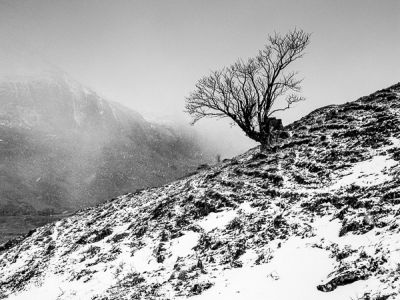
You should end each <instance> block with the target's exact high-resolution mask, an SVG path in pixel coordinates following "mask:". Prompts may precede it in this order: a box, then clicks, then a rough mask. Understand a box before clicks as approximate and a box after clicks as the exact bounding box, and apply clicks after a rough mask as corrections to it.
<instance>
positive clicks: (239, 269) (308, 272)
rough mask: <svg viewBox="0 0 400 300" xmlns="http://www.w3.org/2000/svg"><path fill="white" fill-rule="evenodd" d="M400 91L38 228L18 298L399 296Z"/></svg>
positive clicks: (323, 115) (15, 251)
mask: <svg viewBox="0 0 400 300" xmlns="http://www.w3.org/2000/svg"><path fill="white" fill-rule="evenodd" d="M399 118H400V84H397V85H394V86H392V87H390V88H388V89H385V90H381V91H378V92H376V93H374V94H372V95H370V96H367V97H363V98H361V99H359V100H357V101H355V102H351V103H347V104H344V105H340V106H329V107H325V108H321V109H319V110H317V111H314V112H313V113H311V114H309V115H308V116H306V117H304V118H302V119H301V120H299V121H298V122H295V123H293V124H291V125H289V126H288V127H287V128H286V130H287V131H288V132H290V138H287V139H286V140H282V141H280V143H279V144H278V145H276V146H275V147H274V148H273V149H272V150H271V151H270V152H269V153H266V154H262V153H259V152H258V150H257V149H253V150H250V151H249V152H247V153H245V154H243V155H241V156H239V157H237V158H235V159H232V160H227V161H224V162H223V163H221V164H220V165H218V166H215V167H212V168H209V169H205V170H203V171H200V172H199V173H197V174H195V175H193V176H191V177H187V178H184V179H182V180H179V181H176V182H173V183H171V184H169V185H166V186H163V187H159V188H153V189H148V190H144V191H141V192H137V193H135V194H126V195H123V196H120V197H118V198H116V199H113V200H110V201H109V202H107V203H105V204H103V205H99V206H97V207H94V208H89V209H85V210H82V211H80V212H78V213H77V214H75V215H73V216H72V217H69V218H66V219H63V220H61V221H58V222H56V223H54V224H49V225H46V226H44V227H42V228H39V229H37V230H36V231H32V232H31V233H30V234H28V235H27V236H26V237H25V239H23V240H22V241H20V242H16V243H12V242H10V243H8V244H7V245H4V246H3V248H1V249H2V250H1V251H2V252H0V298H4V299H5V298H7V299H12V300H14V299H49V300H50V299H85V300H87V299H93V300H94V299H97V300H100V299H102V300H103V299H187V298H189V297H191V298H190V299H193V300H206V299H207V300H209V299H252V300H258V299H260V300H261V299H262V300H264V299H280V300H282V299H285V300H286V299H287V300H293V299H307V300H313V299H318V300H324V299H400V226H399V225H400V218H399V214H400V189H399V182H400V178H399V176H398V174H399V171H400V164H399V161H400V120H399Z"/></svg>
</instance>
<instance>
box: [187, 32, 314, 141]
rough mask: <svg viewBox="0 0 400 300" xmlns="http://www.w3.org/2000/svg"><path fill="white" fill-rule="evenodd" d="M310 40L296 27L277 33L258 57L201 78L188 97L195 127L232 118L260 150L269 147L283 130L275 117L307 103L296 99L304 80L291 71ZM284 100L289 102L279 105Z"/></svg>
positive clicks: (188, 104) (239, 61)
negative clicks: (206, 121) (210, 120)
mask: <svg viewBox="0 0 400 300" xmlns="http://www.w3.org/2000/svg"><path fill="white" fill-rule="evenodd" d="M309 42H310V34H308V33H305V32H304V31H303V30H298V29H294V30H292V31H290V32H288V33H287V34H285V35H283V36H282V35H280V34H278V33H275V34H274V35H270V36H269V37H268V43H267V44H266V45H265V47H264V49H262V50H260V51H259V52H258V54H257V55H256V56H255V57H253V58H250V59H248V60H247V61H244V60H241V59H239V60H238V61H237V62H236V63H234V64H233V65H231V66H229V67H225V68H223V69H222V70H219V71H214V72H212V73H211V74H210V75H208V76H205V77H203V78H201V79H200V80H199V81H198V82H197V84H196V88H195V90H194V92H192V93H191V94H190V95H189V97H187V98H186V111H187V112H188V113H189V114H190V115H192V117H193V124H194V123H196V122H197V121H199V120H200V119H202V118H204V117H216V118H225V117H229V118H231V119H232V120H233V122H234V124H237V125H238V126H239V127H240V128H241V129H242V130H243V131H244V132H245V133H246V135H247V136H248V137H250V138H251V139H253V140H255V141H257V142H259V143H260V144H261V148H262V149H266V148H268V146H270V144H271V141H272V138H273V136H274V135H275V134H276V132H277V130H278V129H279V127H282V122H281V120H278V119H276V118H274V117H272V115H273V114H274V113H276V112H279V111H284V110H287V109H289V108H290V107H291V106H292V104H293V103H296V102H299V101H301V100H304V98H303V97H301V96H299V95H298V93H299V92H300V89H301V87H300V84H301V81H302V80H301V79H298V78H297V74H298V73H297V72H294V71H290V72H289V71H287V67H288V66H289V64H291V63H292V62H294V61H296V60H298V59H299V58H301V57H302V56H303V54H304V50H305V48H306V47H307V45H308V44H309ZM282 98H283V99H285V101H286V102H285V103H284V105H282V106H280V107H276V105H275V104H276V103H277V102H279V101H277V100H279V99H282Z"/></svg>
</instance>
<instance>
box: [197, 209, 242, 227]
mask: <svg viewBox="0 0 400 300" xmlns="http://www.w3.org/2000/svg"><path fill="white" fill-rule="evenodd" d="M236 216H237V211H236V210H224V211H221V212H218V213H210V214H209V215H208V216H207V217H205V218H204V219H202V220H201V221H199V222H198V225H199V226H200V227H202V228H203V229H204V231H206V232H209V231H211V230H213V229H224V228H225V227H226V225H228V224H229V222H230V221H232V220H233V219H234V218H235V217H236Z"/></svg>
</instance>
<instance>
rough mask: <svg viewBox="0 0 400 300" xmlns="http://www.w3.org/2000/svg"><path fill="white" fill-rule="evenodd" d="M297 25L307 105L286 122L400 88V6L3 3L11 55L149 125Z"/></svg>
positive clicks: (3, 34) (235, 133) (313, 0)
mask: <svg viewBox="0 0 400 300" xmlns="http://www.w3.org/2000/svg"><path fill="white" fill-rule="evenodd" d="M295 26H296V27H298V28H302V29H304V30H305V31H307V32H310V33H312V38H311V44H310V46H309V48H308V49H307V54H306V56H305V57H304V59H303V60H302V61H301V62H300V63H298V64H297V65H296V68H297V69H298V70H299V71H300V74H301V76H302V77H304V78H305V79H304V82H303V87H304V88H303V95H304V96H305V97H306V98H307V101H306V102H303V103H300V104H298V105H297V106H296V107H295V108H294V109H293V110H292V111H290V112H288V113H287V114H285V116H283V119H284V121H285V122H286V123H287V122H291V121H293V120H295V119H297V118H299V117H300V116H302V115H304V114H306V113H308V112H310V111H311V110H313V109H315V108H317V107H320V106H324V105H328V104H333V103H338V104H339V103H343V102H346V101H351V100H355V99H356V98H358V97H360V96H363V95H366V94H369V93H371V92H373V91H375V90H377V89H381V88H384V87H387V86H389V85H391V84H394V83H396V82H398V81H400V58H399V53H400V38H399V37H400V1H398V0H382V1H377V0H357V1H351V0H348V1H345V0H343V1H333V0H332V1H328V0H325V1H322V0H307V1H302V0H292V1H283V0H277V1H261V0H257V1H252V0H243V1H232V0H223V1H222V0H221V1H218V0H214V1H205V0H197V1H190V0H179V1H176V0H173V1H172V0H163V1H161V0H160V1H152V0H143V1H133V0H131V1H123V0H113V1H101V0H93V1H87V0H80V1H71V0H68V1H67V0H65V1H60V0H58V1H56V0H49V1H42V0H35V1H33V0H32V1H22V0H12V1H8V0H7V1H5V0H0V38H1V41H2V42H1V44H3V46H4V45H5V42H6V43H13V44H15V45H24V46H23V47H26V48H29V49H30V51H34V52H36V53H38V54H39V55H41V56H42V57H43V58H45V59H46V60H48V61H50V62H52V63H54V64H56V65H58V66H60V67H61V68H62V69H64V70H65V71H67V72H68V73H69V74H70V75H71V76H73V77H74V78H76V79H78V80H79V81H81V82H83V83H84V84H86V85H88V86H90V87H91V88H93V89H94V90H96V91H98V92H99V93H100V94H101V95H104V96H106V97H107V98H108V99H111V100H114V101H118V102H121V103H122V104H124V105H126V106H129V107H131V108H133V109H134V110H136V111H138V112H140V113H142V114H144V115H145V116H147V117H150V116H151V117H165V116H169V117H171V116H172V117H174V118H178V117H179V118H181V117H182V116H183V113H182V111H183V110H184V98H185V96H187V95H188V94H189V92H190V91H191V90H192V89H193V87H194V84H195V83H196V81H197V80H198V79H199V78H200V77H201V76H203V75H206V74H208V73H209V71H210V70H213V69H218V68H220V67H222V66H225V65H228V64H230V63H232V62H233V61H235V60H236V59H237V58H239V57H242V58H247V57H250V56H253V55H255V54H256V52H257V50H258V49H260V48H262V46H263V45H264V43H265V42H266V37H267V35H268V34H270V33H273V32H274V31H278V32H282V33H285V32H287V31H288V30H289V29H293V28H294V27H295ZM211 127H215V128H216V129H215V130H214V131H213V132H214V135H216V136H218V135H223V136H224V138H225V139H228V140H229V142H228V143H227V145H228V146H229V143H233V144H235V145H240V146H241V147H242V148H243V147H244V148H245V147H248V145H249V144H248V143H247V141H246V140H245V139H244V138H243V137H242V136H241V134H240V131H239V130H238V129H235V130H232V131H231V130H228V126H227V125H226V122H221V121H213V122H203V124H200V125H199V128H201V129H203V130H204V129H205V128H206V129H210V128H211Z"/></svg>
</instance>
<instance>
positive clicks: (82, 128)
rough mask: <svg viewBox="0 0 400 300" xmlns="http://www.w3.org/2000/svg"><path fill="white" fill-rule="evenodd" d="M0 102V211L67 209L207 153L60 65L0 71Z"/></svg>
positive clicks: (169, 173) (173, 174)
mask: <svg viewBox="0 0 400 300" xmlns="http://www.w3.org/2000/svg"><path fill="white" fill-rule="evenodd" d="M0 105H1V107H0V178H1V181H0V215H10V214H11V215H13V214H32V213H55V212H62V211H64V210H75V209H78V208H82V207H86V206H88V205H93V204H96V203H98V202H101V201H103V200H106V199H108V198H110V197H113V196H116V195H118V194H120V192H121V190H122V191H127V192H128V191H132V190H135V189H140V188H144V187H149V186H157V185H160V184H162V183H165V182H168V181H170V180H172V179H174V178H177V177H180V176H183V175H184V174H187V173H188V172H190V171H192V170H194V169H195V168H196V166H197V165H198V164H200V163H202V162H204V161H206V160H207V158H206V156H203V153H202V150H201V149H200V146H199V145H198V144H197V143H196V141H195V137H194V136H191V135H190V134H188V133H187V132H180V131H179V129H176V128H171V127H167V126H161V125H158V124H154V123H149V122H147V121H146V120H145V119H144V118H143V117H142V116H141V115H140V114H138V113H137V112H134V111H132V110H130V109H128V108H126V107H123V106H122V105H120V104H117V103H114V102H110V101H107V100H105V99H104V98H102V97H101V96H99V95H98V94H96V93H95V92H94V91H92V90H91V89H88V88H86V87H84V86H82V85H81V84H79V83H78V82H76V81H75V80H73V79H71V78H70V77H69V76H68V75H67V74H65V73H64V72H62V71H58V70H51V71H46V72H43V73H42V74H40V75H35V74H31V75H27V76H24V75H18V76H9V77H6V76H5V77H2V79H1V81H0Z"/></svg>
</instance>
